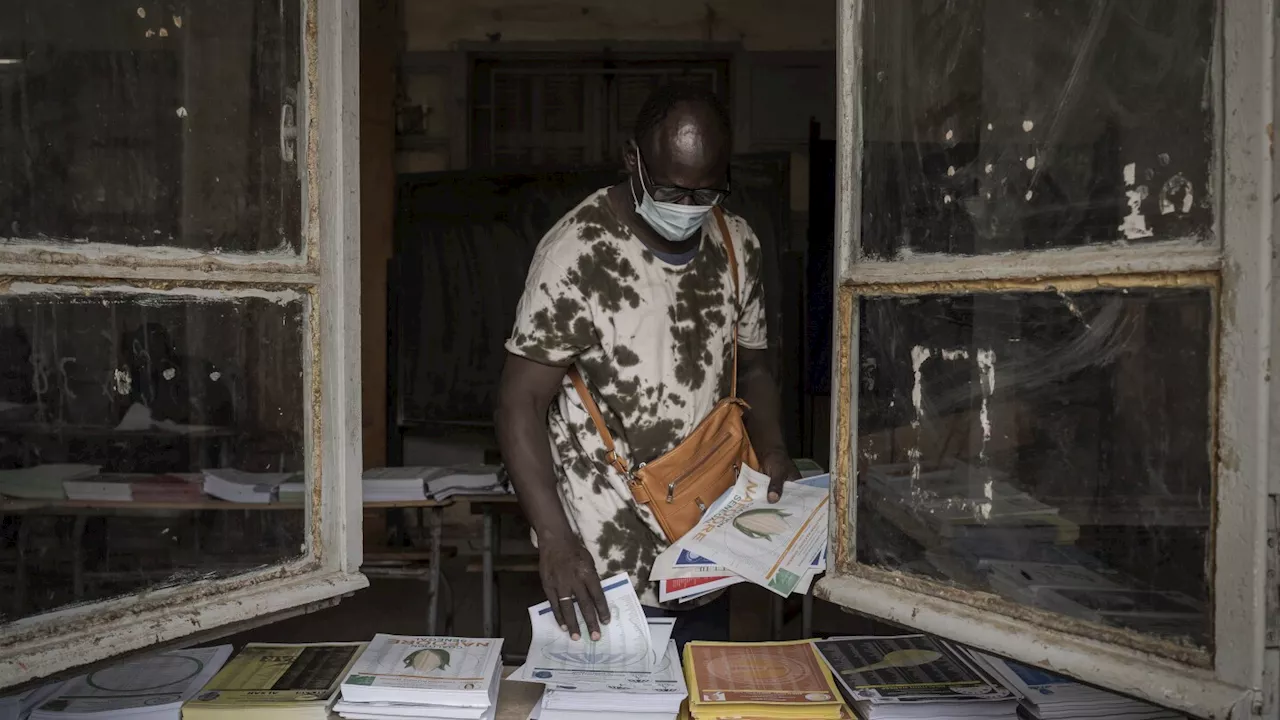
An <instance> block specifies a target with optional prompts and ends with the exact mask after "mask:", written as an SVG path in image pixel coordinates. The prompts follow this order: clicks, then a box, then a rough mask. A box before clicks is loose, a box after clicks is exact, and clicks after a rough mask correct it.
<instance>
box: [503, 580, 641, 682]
mask: <svg viewBox="0 0 1280 720" xmlns="http://www.w3.org/2000/svg"><path fill="white" fill-rule="evenodd" d="M601 585H602V587H603V589H604V596H605V600H606V602H607V603H608V604H609V615H610V620H609V624H608V625H601V626H600V639H599V640H592V639H591V638H590V636H589V635H587V624H586V620H585V619H584V618H583V616H582V610H581V608H579V607H577V606H576V605H575V607H574V611H575V612H576V613H577V614H578V627H579V628H581V631H582V632H581V634H582V637H581V639H579V640H573V639H572V638H571V637H570V636H569V633H567V632H565V631H564V630H561V629H560V625H559V624H558V623H556V619H555V615H554V613H552V610H551V603H550V602H542V603H539V604H537V605H534V606H533V607H531V608H529V621H530V624H531V625H532V626H533V639H532V641H531V642H530V644H529V656H528V660H527V661H526V663H525V665H524V668H522V670H528V672H529V677H526V678H521V679H526V680H529V681H531V682H546V681H549V680H557V679H560V678H562V677H573V678H576V679H581V678H583V677H589V676H591V674H592V673H601V672H636V671H644V672H647V671H649V670H650V669H651V668H652V666H653V664H654V657H655V655H654V653H653V638H652V636H651V634H650V630H649V623H648V620H647V619H646V618H645V614H644V608H643V607H641V606H640V598H639V597H637V596H636V591H635V588H634V587H632V585H631V578H630V576H628V575H626V574H622V575H614V576H613V577H611V578H608V579H607V580H605V581H604V582H602V583H601ZM581 673H587V675H585V676H584V675H581Z"/></svg>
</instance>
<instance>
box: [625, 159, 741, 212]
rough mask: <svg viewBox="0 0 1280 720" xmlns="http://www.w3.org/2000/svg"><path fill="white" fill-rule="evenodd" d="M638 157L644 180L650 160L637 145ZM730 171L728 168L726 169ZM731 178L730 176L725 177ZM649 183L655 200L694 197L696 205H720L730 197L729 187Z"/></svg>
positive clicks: (677, 199)
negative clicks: (695, 186)
mask: <svg viewBox="0 0 1280 720" xmlns="http://www.w3.org/2000/svg"><path fill="white" fill-rule="evenodd" d="M636 157H637V158H638V159H639V160H640V179H641V181H642V182H643V181H644V176H645V175H647V174H648V173H647V170H646V167H645V166H647V165H648V162H646V161H645V159H644V155H643V154H642V153H641V152H640V148H639V147H636ZM725 172H726V173H727V172H728V171H727V170H726V171H725ZM725 179H726V180H730V178H725ZM647 184H648V188H647V189H648V191H649V194H650V195H651V196H653V199H654V201H655V202H664V203H681V204H683V203H684V199H685V198H692V199H693V204H694V205H711V206H715V205H719V204H720V203H722V202H724V199H725V198H727V197H729V188H728V187H723V188H687V187H683V186H681V185H654V184H652V183H647Z"/></svg>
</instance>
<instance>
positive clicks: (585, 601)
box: [573, 581, 600, 640]
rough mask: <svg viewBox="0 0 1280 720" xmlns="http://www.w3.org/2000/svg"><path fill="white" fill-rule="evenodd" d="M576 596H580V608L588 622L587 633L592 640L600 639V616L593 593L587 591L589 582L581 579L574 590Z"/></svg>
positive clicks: (583, 617)
mask: <svg viewBox="0 0 1280 720" xmlns="http://www.w3.org/2000/svg"><path fill="white" fill-rule="evenodd" d="M573 594H574V597H576V598H578V608H579V609H580V610H582V619H583V620H585V621H586V622H587V634H588V635H589V636H590V637H591V639H592V640H599V639H600V618H599V617H598V615H597V614H596V605H595V602H593V601H592V599H591V595H590V594H589V593H588V592H587V584H586V583H585V582H581V581H579V582H578V584H577V586H576V587H574V590H573Z"/></svg>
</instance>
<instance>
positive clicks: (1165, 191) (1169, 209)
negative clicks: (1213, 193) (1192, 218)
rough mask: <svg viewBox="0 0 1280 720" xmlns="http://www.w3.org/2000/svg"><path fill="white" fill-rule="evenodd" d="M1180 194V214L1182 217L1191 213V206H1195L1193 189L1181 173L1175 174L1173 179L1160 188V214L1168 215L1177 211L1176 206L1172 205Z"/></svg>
mask: <svg viewBox="0 0 1280 720" xmlns="http://www.w3.org/2000/svg"><path fill="white" fill-rule="evenodd" d="M1179 193H1181V194H1182V202H1181V203H1180V205H1181V212H1182V214H1183V215H1185V214H1187V213H1189V212H1191V207H1192V205H1194V204H1195V189H1194V188H1193V187H1192V185H1191V181H1190V180H1188V179H1187V178H1185V177H1184V176H1183V175H1182V173H1176V174H1175V175H1174V176H1173V177H1171V178H1169V179H1168V180H1166V181H1165V183H1164V187H1162V188H1160V214H1161V215H1170V214H1172V213H1173V212H1175V211H1177V210H1178V205H1174V200H1176V199H1177V197H1178V194H1179Z"/></svg>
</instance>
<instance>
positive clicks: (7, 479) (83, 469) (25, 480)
mask: <svg viewBox="0 0 1280 720" xmlns="http://www.w3.org/2000/svg"><path fill="white" fill-rule="evenodd" d="M99 469H100V466H98V465H74V464H67V465H36V466H34V467H29V468H15V469H13V470H0V496H4V497H11V498H19V499H22V500H62V499H64V498H66V496H67V494H66V490H65V489H64V488H63V483H65V482H66V481H68V480H81V479H84V478H91V477H93V476H94V475H97V474H98V470H99Z"/></svg>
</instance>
